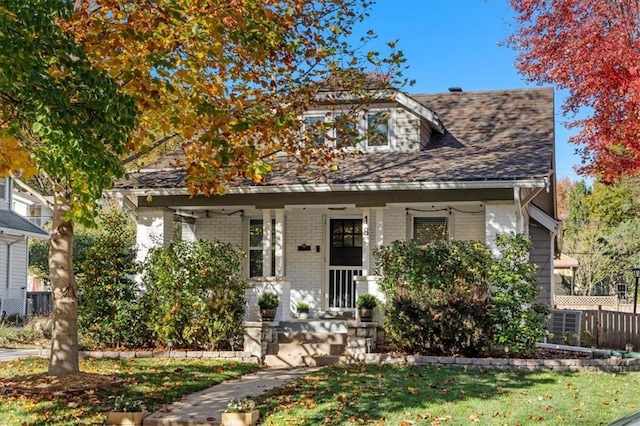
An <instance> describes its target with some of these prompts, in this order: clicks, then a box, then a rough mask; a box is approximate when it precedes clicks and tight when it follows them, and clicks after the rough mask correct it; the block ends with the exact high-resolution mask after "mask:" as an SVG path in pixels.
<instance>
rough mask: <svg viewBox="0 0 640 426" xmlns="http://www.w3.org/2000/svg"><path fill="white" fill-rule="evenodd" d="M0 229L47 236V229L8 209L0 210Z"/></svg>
mask: <svg viewBox="0 0 640 426" xmlns="http://www.w3.org/2000/svg"><path fill="white" fill-rule="evenodd" d="M0 230H2V231H7V232H10V233H15V234H20V235H22V234H28V235H32V236H41V237H43V238H49V234H48V233H47V231H45V230H43V229H42V228H40V227H38V226H36V225H34V224H33V223H31V222H29V221H28V220H27V219H25V218H23V217H22V216H20V215H19V214H17V213H14V212H12V211H10V210H0ZM12 231H16V232H12Z"/></svg>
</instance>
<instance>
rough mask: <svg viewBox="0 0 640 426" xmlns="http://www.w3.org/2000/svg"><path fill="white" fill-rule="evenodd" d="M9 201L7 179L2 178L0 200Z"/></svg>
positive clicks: (0, 179) (0, 180)
mask: <svg viewBox="0 0 640 426" xmlns="http://www.w3.org/2000/svg"><path fill="white" fill-rule="evenodd" d="M6 199H7V179H5V178H0V200H6Z"/></svg>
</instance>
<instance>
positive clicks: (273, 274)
mask: <svg viewBox="0 0 640 426" xmlns="http://www.w3.org/2000/svg"><path fill="white" fill-rule="evenodd" d="M337 118H338V117H337V116H336V115H335V114H334V115H333V118H332V114H331V113H329V112H327V111H325V110H323V109H322V107H318V108H317V109H315V110H313V111H309V112H308V114H307V115H306V116H305V118H304V119H305V122H306V123H313V122H317V121H318V120H325V121H331V120H336V121H337ZM357 127H358V131H360V132H361V133H362V129H368V133H367V134H369V135H370V134H371V130H372V129H373V131H374V132H375V137H371V136H369V140H367V138H366V137H365V138H364V140H362V141H361V142H360V143H359V146H358V148H359V150H360V151H362V152H363V154H362V155H356V156H355V157H350V158H347V159H344V160H342V162H341V163H340V167H339V169H338V171H335V172H329V173H328V176H327V180H326V181H325V182H322V183H318V182H317V181H316V180H315V179H313V178H312V177H309V176H308V175H305V174H299V173H296V171H295V168H290V169H287V168H285V169H284V170H282V171H279V172H277V173H274V175H273V176H272V177H270V179H269V180H268V181H267V182H266V183H264V184H255V183H247V184H246V185H235V186H231V187H230V188H229V189H228V191H227V194H226V195H224V196H214V197H205V196H196V197H190V196H189V195H188V193H187V191H186V189H185V185H184V177H185V175H184V172H183V171H182V170H176V169H172V168H163V167H161V166H159V167H157V168H155V169H147V170H141V171H139V172H136V173H132V174H131V176H130V179H129V180H127V181H123V182H119V183H118V184H117V187H116V190H115V191H114V192H116V193H117V194H119V195H120V196H121V197H122V199H123V201H124V204H125V205H127V206H128V207H129V208H130V209H131V210H132V211H134V212H135V215H136V217H137V223H138V244H139V247H140V253H139V255H140V258H143V257H144V256H145V255H146V253H147V251H148V249H149V248H150V247H152V246H154V245H159V244H167V243H168V242H169V241H171V240H172V239H174V238H180V239H185V240H186V239H199V238H207V239H215V240H221V241H226V242H230V243H233V244H237V245H238V246H239V247H241V248H242V249H243V250H244V251H245V252H246V253H247V261H246V265H245V273H246V274H247V277H248V278H249V279H250V280H251V281H252V283H253V284H254V288H255V292H254V294H253V296H252V297H257V294H258V293H259V292H261V291H264V289H265V288H272V289H275V290H276V291H278V292H279V293H280V294H281V296H282V298H281V301H282V302H283V303H281V306H280V308H279V309H280V310H279V313H278V315H279V317H278V319H283V320H286V319H288V318H290V317H291V316H292V315H293V314H294V313H295V306H296V303H297V302H298V301H305V302H307V303H309V304H310V305H311V308H312V313H316V314H317V313H320V312H327V311H332V310H340V311H345V310H347V311H348V310H352V309H353V308H354V301H355V296H356V292H358V293H360V292H367V291H369V292H375V291H376V288H375V279H373V278H371V277H372V276H374V273H375V265H374V261H373V256H372V254H373V251H374V249H375V248H376V247H377V246H381V245H385V244H388V243H391V242H392V241H394V240H407V239H417V240H422V241H426V240H428V239H431V238H450V239H456V240H478V241H484V242H486V243H487V244H488V245H489V246H490V247H492V249H493V250H494V251H495V249H496V246H495V238H496V235H498V234H500V233H527V234H529V235H530V236H531V238H532V240H533V250H532V253H531V260H532V261H533V262H535V263H537V264H538V265H539V272H538V275H539V284H540V286H541V288H542V294H541V300H542V301H545V302H550V295H551V294H553V288H552V286H553V267H552V265H553V258H554V245H555V244H554V243H555V239H556V234H557V232H558V227H559V223H558V221H557V220H556V219H555V218H556V206H555V173H554V169H555V160H554V137H555V136H554V115H553V91H552V90H551V89H534V90H512V91H491V92H476V93H472V92H469V93H467V92H462V93H444V94H435V95H413V96H408V95H405V94H402V93H395V94H394V96H393V97H392V98H389V99H387V100H386V101H383V102H379V103H377V104H375V106H372V107H370V108H369V109H368V110H367V112H366V113H363V114H362V116H361V117H359V118H358V124H357ZM332 131H333V132H334V133H333V135H332V137H330V138H328V139H327V141H333V140H334V138H335V139H336V140H339V139H340V134H338V133H335V132H337V131H336V130H332ZM318 137H319V138H321V139H324V136H323V135H320V136H318ZM328 143H331V142H328ZM149 195H151V196H152V197H148V196H149ZM354 277H358V278H355V279H354ZM356 281H357V282H358V284H355V282H356ZM356 287H357V289H356ZM252 306H253V307H255V303H253V304H252ZM250 315H251V316H255V315H256V312H255V309H250Z"/></svg>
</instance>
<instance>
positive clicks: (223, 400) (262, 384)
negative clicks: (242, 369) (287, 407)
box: [142, 367, 318, 426]
mask: <svg viewBox="0 0 640 426" xmlns="http://www.w3.org/2000/svg"><path fill="white" fill-rule="evenodd" d="M316 370H318V368H317V367H311V368H310V367H304V368H296V369H292V370H280V369H274V368H269V369H265V370H261V371H258V372H256V373H252V374H247V375H246V376H242V377H241V378H240V379H236V380H230V381H228V382H224V383H221V384H219V385H216V386H213V387H211V388H208V389H205V390H203V391H200V392H197V393H194V394H191V395H187V396H186V397H184V398H183V399H182V400H180V401H178V402H175V403H173V404H171V405H169V407H168V409H167V410H166V411H163V412H161V411H157V412H155V413H153V414H151V415H150V416H147V417H145V419H144V421H143V423H142V424H143V426H214V425H219V424H220V419H221V418H222V412H223V411H224V410H225V409H226V408H227V404H228V403H229V400H231V398H241V397H244V396H247V397H254V396H258V395H260V394H261V393H263V392H265V391H268V390H270V389H273V388H277V387H280V386H282V385H284V384H285V383H287V382H289V381H292V380H295V379H297V378H299V377H302V376H304V375H305V374H308V373H310V372H312V371H316Z"/></svg>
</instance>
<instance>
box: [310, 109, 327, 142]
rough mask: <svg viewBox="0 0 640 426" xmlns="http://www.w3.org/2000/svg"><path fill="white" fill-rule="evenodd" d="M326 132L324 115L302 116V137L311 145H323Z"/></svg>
mask: <svg viewBox="0 0 640 426" xmlns="http://www.w3.org/2000/svg"><path fill="white" fill-rule="evenodd" d="M326 133H327V132H326V127H325V124H324V115H307V116H305V117H304V137H305V139H306V141H307V142H309V143H310V144H311V145H312V146H322V145H324V143H325V136H326Z"/></svg>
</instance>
